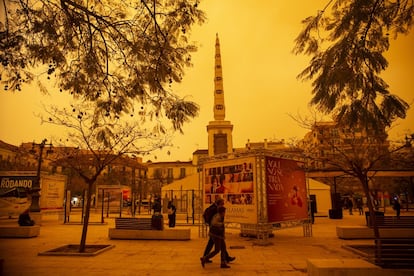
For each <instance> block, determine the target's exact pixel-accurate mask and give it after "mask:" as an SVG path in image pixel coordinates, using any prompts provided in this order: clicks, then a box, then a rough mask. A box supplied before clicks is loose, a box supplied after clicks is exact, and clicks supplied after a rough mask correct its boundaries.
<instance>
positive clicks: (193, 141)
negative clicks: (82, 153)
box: [0, 0, 414, 161]
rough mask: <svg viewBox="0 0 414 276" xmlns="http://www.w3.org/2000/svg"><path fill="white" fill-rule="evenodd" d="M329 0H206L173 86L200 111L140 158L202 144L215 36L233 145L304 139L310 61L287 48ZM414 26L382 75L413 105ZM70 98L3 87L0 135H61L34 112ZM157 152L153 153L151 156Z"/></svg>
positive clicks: (175, 155)
mask: <svg viewBox="0 0 414 276" xmlns="http://www.w3.org/2000/svg"><path fill="white" fill-rule="evenodd" d="M326 2H327V0H312V1H303V0H297V1H273V0H260V1H257V0H226V1H223V0H204V1H202V2H201V4H200V8H202V9H204V10H205V11H206V12H207V16H208V18H209V19H208V21H207V23H206V24H204V25H202V26H196V27H195V29H194V30H193V32H192V37H191V38H192V40H194V41H197V42H198V43H199V44H200V47H199V51H198V52H197V53H195V54H193V63H194V66H193V67H192V68H190V69H189V70H188V71H187V74H186V75H185V77H184V80H183V82H182V84H180V85H179V86H175V87H174V89H176V92H177V93H178V94H179V95H181V96H187V97H189V99H191V100H193V101H195V102H197V103H199V104H200V107H201V110H200V115H199V117H197V118H195V119H194V120H193V121H192V122H191V123H189V124H187V125H186V126H185V127H184V132H185V133H184V135H180V134H178V133H177V134H176V137H175V139H174V147H173V148H171V149H169V151H170V152H171V154H170V155H167V154H165V153H166V151H167V150H164V151H163V152H155V153H154V154H152V155H151V156H149V157H147V158H145V160H147V159H151V160H152V161H175V160H181V161H187V160H189V159H190V158H191V157H192V152H194V151H195V150H197V149H206V147H207V131H206V126H207V124H208V122H209V121H212V120H213V93H214V90H213V89H214V83H213V77H214V50H215V48H214V44H215V36H216V33H218V34H219V38H220V44H221V56H222V64H223V80H224V94H225V103H226V120H229V121H231V123H232V124H233V125H234V130H233V145H234V147H243V146H244V145H245V143H246V142H247V140H248V139H250V141H255V142H256V141H263V140H264V139H268V140H279V139H285V140H288V139H289V138H293V137H295V138H302V137H303V136H304V134H305V133H306V132H307V130H306V129H302V128H301V127H299V126H298V125H297V124H296V123H295V122H294V121H293V120H292V119H291V118H290V117H289V116H288V114H293V115H295V114H297V113H301V114H306V113H308V108H307V104H308V102H309V100H310V97H311V94H310V90H311V86H310V82H305V83H302V82H300V81H298V80H297V79H296V76H297V74H298V73H299V72H300V71H301V70H302V69H303V68H304V67H305V66H306V65H307V61H308V57H305V56H295V55H293V54H292V49H293V46H294V42H293V41H294V39H295V37H296V36H297V35H298V33H299V32H300V30H301V28H302V26H301V24H300V21H301V20H302V19H303V18H305V17H307V16H309V15H314V14H315V13H316V11H317V10H318V9H321V8H323V6H324V5H325V4H326ZM413 46H414V32H412V33H411V34H410V35H409V36H405V37H400V38H399V39H398V41H391V49H390V52H389V53H388V54H387V57H388V58H389V63H390V66H389V67H388V69H387V71H386V72H385V73H384V78H385V80H386V81H387V82H388V84H389V85H390V91H391V92H392V93H394V94H397V95H399V96H400V97H402V98H403V99H404V100H406V101H407V102H408V103H410V104H412V103H414V93H413V92H412V89H413V88H414V84H413V82H414V81H413V77H412V76H413V73H412V68H413V65H414V53H413V50H412V49H413ZM68 98H69V97H67V96H66V97H65V96H62V95H55V94H52V95H51V96H42V95H41V94H40V93H39V92H37V91H36V89H35V88H29V87H25V89H24V91H22V92H20V93H17V94H11V93H10V92H4V91H1V92H0V140H3V141H5V142H8V143H11V144H15V145H19V144H20V143H22V142H28V141H33V140H35V141H37V142H40V141H41V139H43V138H50V137H56V136H59V135H60V136H59V137H62V135H64V133H65V129H63V128H56V127H52V126H48V125H40V120H39V119H38V118H37V117H36V116H34V114H38V113H41V112H42V107H41V103H48V102H51V101H53V102H58V101H63V102H65V101H66V102H67V101H68ZM395 125H397V126H395V127H393V129H392V130H391V133H390V134H391V139H393V140H395V139H397V138H401V137H403V135H404V134H405V133H407V132H409V130H411V132H413V131H414V111H413V109H411V110H410V111H409V112H408V116H407V118H406V119H405V120H399V121H397V122H396V124H395ZM155 157H157V159H155Z"/></svg>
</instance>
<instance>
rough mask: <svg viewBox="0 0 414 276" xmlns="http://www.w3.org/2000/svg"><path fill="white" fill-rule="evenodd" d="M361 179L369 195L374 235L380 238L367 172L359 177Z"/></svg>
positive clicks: (368, 202) (366, 194) (368, 201)
mask: <svg viewBox="0 0 414 276" xmlns="http://www.w3.org/2000/svg"><path fill="white" fill-rule="evenodd" d="M359 180H360V181H361V184H362V187H363V189H364V193H365V196H366V197H367V206H368V210H369V219H370V221H371V226H372V229H373V230H374V237H375V239H378V238H380V233H379V230H378V226H377V220H376V215H375V210H374V206H373V204H372V200H371V194H370V190H369V186H368V176H367V175H366V174H364V175H361V176H360V177H359Z"/></svg>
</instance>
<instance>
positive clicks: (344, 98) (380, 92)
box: [293, 0, 414, 130]
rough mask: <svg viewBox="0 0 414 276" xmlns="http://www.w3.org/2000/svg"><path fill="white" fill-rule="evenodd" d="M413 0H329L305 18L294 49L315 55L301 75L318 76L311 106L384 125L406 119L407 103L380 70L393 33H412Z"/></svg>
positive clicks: (345, 119)
mask: <svg viewBox="0 0 414 276" xmlns="http://www.w3.org/2000/svg"><path fill="white" fill-rule="evenodd" d="M413 14H414V2H413V1H412V0H395V1H388V0H330V1H329V2H328V3H327V5H326V6H325V7H324V8H323V10H321V11H318V13H317V15H316V16H310V17H308V18H306V19H304V20H303V24H304V29H303V31H302V32H301V33H300V34H299V35H298V37H297V38H296V40H295V47H294V50H293V51H294V53H295V54H305V55H309V56H311V61H310V64H309V66H307V67H306V68H305V69H304V70H303V71H302V72H301V73H300V74H299V75H298V78H299V79H302V80H313V83H312V86H313V90H312V93H313V98H312V100H311V105H314V106H316V107H317V109H318V110H319V111H321V112H323V113H325V114H331V115H333V118H334V119H335V120H336V121H337V122H338V123H340V124H344V125H347V126H353V125H357V126H365V127H367V128H368V129H379V130H381V129H382V130H383V129H384V128H386V127H389V126H390V125H391V124H392V122H393V121H394V120H395V119H397V118H405V116H406V112H407V110H408V108H409V105H408V103H407V102H405V101H404V100H403V99H401V98H399V97H398V96H397V95H394V94H391V93H390V91H389V86H388V85H387V83H386V82H385V81H384V80H383V79H382V78H381V76H380V73H381V72H382V71H383V70H385V69H386V68H387V66H388V62H387V60H386V59H385V57H384V56H383V54H384V52H386V51H387V50H388V49H389V47H390V36H392V37H393V38H397V36H398V35H400V34H408V33H409V31H410V29H411V27H412V24H413Z"/></svg>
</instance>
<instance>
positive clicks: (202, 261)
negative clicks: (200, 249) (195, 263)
mask: <svg viewBox="0 0 414 276" xmlns="http://www.w3.org/2000/svg"><path fill="white" fill-rule="evenodd" d="M200 261H201V266H202V267H203V268H204V264H205V263H206V259H205V258H204V257H201V258H200Z"/></svg>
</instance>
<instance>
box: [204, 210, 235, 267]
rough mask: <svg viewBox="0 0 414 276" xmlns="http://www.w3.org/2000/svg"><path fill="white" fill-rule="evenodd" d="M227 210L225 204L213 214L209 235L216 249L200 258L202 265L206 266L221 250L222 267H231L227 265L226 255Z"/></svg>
mask: <svg viewBox="0 0 414 276" xmlns="http://www.w3.org/2000/svg"><path fill="white" fill-rule="evenodd" d="M225 212H226V208H225V207H224V206H219V207H218V209H217V213H216V214H215V215H214V216H213V218H212V220H211V223H210V231H209V236H210V237H211V238H212V239H213V241H214V250H213V251H212V252H210V253H209V254H208V255H206V256H203V257H201V258H200V260H201V265H202V266H203V267H204V264H205V263H206V261H207V260H209V259H210V258H213V257H214V256H216V255H217V254H218V253H219V252H220V253H221V254H220V255H221V258H220V260H221V264H220V267H221V268H230V266H228V265H227V262H228V261H227V258H226V257H227V256H226V251H227V250H226V243H225V242H224V240H225V227H224V215H225Z"/></svg>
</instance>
